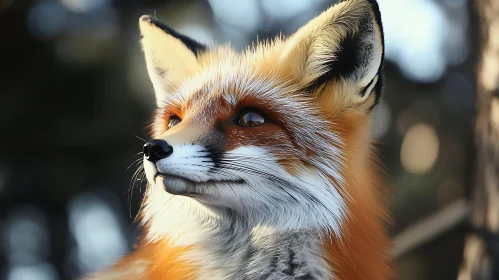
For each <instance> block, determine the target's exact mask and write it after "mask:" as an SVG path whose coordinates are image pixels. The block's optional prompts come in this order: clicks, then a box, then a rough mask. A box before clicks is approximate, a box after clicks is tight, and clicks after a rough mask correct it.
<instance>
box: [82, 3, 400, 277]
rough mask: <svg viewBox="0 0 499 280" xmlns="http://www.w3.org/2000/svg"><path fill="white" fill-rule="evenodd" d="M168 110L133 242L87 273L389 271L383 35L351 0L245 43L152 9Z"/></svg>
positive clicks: (147, 49)
mask: <svg viewBox="0 0 499 280" xmlns="http://www.w3.org/2000/svg"><path fill="white" fill-rule="evenodd" d="M139 22H140V31H141V34H142V39H141V41H142V46H143V51H144V54H145V59H146V64H147V70H148V73H149V76H150V79H151V81H152V84H153V87H154V90H155V94H156V100H157V106H158V109H157V114H156V116H155V119H154V123H153V126H152V138H153V140H150V141H149V142H147V143H146V144H145V145H144V147H143V152H144V169H145V173H146V175H147V180H148V183H149V185H148V187H147V191H146V194H145V197H144V206H143V207H142V210H141V213H140V217H141V220H142V225H143V229H144V234H143V236H142V238H141V241H140V244H139V245H138V246H137V248H136V249H135V251H134V252H132V253H131V254H130V255H128V256H125V257H124V258H123V259H122V260H121V261H119V262H118V263H117V264H116V265H114V266H113V267H111V268H109V269H108V270H105V271H102V272H99V273H96V274H94V275H92V276H90V278H89V279H147V280H150V279H339V280H357V279H374V280H376V279H388V278H389V277H391V276H392V272H391V269H390V265H389V256H388V254H387V252H388V251H389V246H390V243H389V238H388V235H387V233H386V231H385V224H386V223H387V220H388V214H387V212H386V210H385V208H384V206H383V189H382V187H381V186H380V180H379V177H380V176H379V175H380V172H381V171H380V168H379V167H378V163H377V160H376V155H375V154H376V152H375V151H374V149H373V147H372V139H371V138H370V127H371V111H372V109H373V108H374V107H375V106H376V104H377V103H378V100H379V98H380V94H381V89H382V76H381V69H382V65H383V58H384V39H383V29H382V24H381V16H380V11H379V7H378V4H377V2H376V1H375V0H345V1H342V2H340V3H338V4H336V5H334V6H332V7H330V8H329V9H328V10H326V11H325V12H323V13H322V14H320V15H319V16H318V17H316V18H314V19H312V20H311V21H310V22H309V23H307V24H306V25H304V26H303V27H301V28H300V29H299V30H298V31H297V32H296V33H294V34H293V35H291V36H289V37H288V38H282V37H278V38H276V39H274V40H271V41H264V42H258V43H257V44H255V45H254V46H253V47H250V48H248V50H246V51H245V52H243V53H237V52H235V51H234V50H233V49H231V48H230V47H229V46H220V47H207V46H205V45H203V44H201V43H199V42H197V41H195V40H193V39H191V38H189V37H187V36H184V35H181V34H179V33H177V32H176V31H174V30H172V29H171V28H169V27H167V26H166V25H164V24H162V23H160V22H159V21H158V20H157V19H156V18H154V17H152V16H142V17H141V18H140V21H139Z"/></svg>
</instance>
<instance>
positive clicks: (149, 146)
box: [144, 139, 173, 162]
mask: <svg viewBox="0 0 499 280" xmlns="http://www.w3.org/2000/svg"><path fill="white" fill-rule="evenodd" d="M172 152H173V148H172V146H170V145H168V143H166V141H164V140H160V139H153V140H151V141H149V142H147V143H146V144H145V145H144V156H145V157H146V159H147V160H148V161H151V162H157V161H158V160H160V159H164V158H167V157H169V156H170V155H171V154H172Z"/></svg>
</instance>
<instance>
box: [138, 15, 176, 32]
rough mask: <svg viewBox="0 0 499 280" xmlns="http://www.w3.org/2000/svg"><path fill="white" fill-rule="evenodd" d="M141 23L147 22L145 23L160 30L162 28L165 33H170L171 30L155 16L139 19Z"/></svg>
mask: <svg viewBox="0 0 499 280" xmlns="http://www.w3.org/2000/svg"><path fill="white" fill-rule="evenodd" d="M139 22H145V23H149V24H152V25H154V26H156V27H158V28H161V29H163V30H165V31H169V30H170V28H169V27H168V26H166V25H165V24H164V23H162V22H161V21H159V20H158V19H157V18H156V17H155V16H153V15H143V16H141V17H140V18H139Z"/></svg>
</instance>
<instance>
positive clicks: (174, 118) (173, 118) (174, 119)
mask: <svg viewBox="0 0 499 280" xmlns="http://www.w3.org/2000/svg"><path fill="white" fill-rule="evenodd" d="M180 122H181V120H180V118H179V117H177V116H175V115H173V116H171V117H170V120H169V121H168V129H170V128H172V127H174V126H176V125H177V124H179V123H180Z"/></svg>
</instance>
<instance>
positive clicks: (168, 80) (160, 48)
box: [139, 15, 207, 104]
mask: <svg viewBox="0 0 499 280" xmlns="http://www.w3.org/2000/svg"><path fill="white" fill-rule="evenodd" d="M139 26H140V32H141V35H142V40H141V42H142V48H143V51H144V55H145V59H146V64H147V71H148V72H149V77H150V79H151V81H152V83H153V86H154V91H155V92H156V99H157V102H158V104H160V102H161V100H163V99H164V98H165V96H166V95H167V94H168V93H171V92H172V91H174V90H175V88H176V87H178V85H179V82H180V81H181V80H182V79H183V78H185V77H186V76H188V75H189V74H192V73H193V72H194V71H196V69H198V67H199V64H198V60H197V56H198V55H200V54H201V53H202V52H204V51H205V50H206V49H207V47H206V46H204V45H202V44H200V43H198V42H196V41H195V40H193V39H191V38H189V37H187V36H185V35H182V34H179V33H177V32H175V31H174V30H173V29H171V28H170V27H168V26H166V25H164V24H163V23H161V22H159V21H158V20H157V19H156V18H154V17H152V16H148V15H144V16H142V17H140V20H139Z"/></svg>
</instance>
